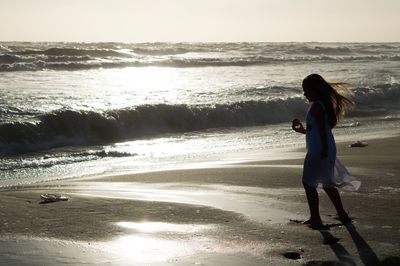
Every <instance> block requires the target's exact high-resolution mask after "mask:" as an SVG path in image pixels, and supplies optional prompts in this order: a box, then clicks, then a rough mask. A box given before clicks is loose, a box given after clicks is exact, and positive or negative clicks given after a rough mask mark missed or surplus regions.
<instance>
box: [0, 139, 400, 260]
mask: <svg viewBox="0 0 400 266" xmlns="http://www.w3.org/2000/svg"><path fill="white" fill-rule="evenodd" d="M368 143H369V146H368V147H365V148H348V147H347V145H348V144H349V143H339V144H338V145H337V146H338V157H339V158H340V159H341V161H342V162H343V163H344V164H345V165H346V166H347V167H348V168H349V170H350V171H351V173H352V174H354V175H356V176H358V177H359V179H360V180H361V181H362V182H363V184H362V187H361V189H360V190H359V191H358V192H355V193H343V194H342V196H343V201H344V205H345V207H346V208H347V209H348V211H349V212H350V215H351V216H352V217H354V219H355V222H354V227H344V226H341V225H339V224H338V222H337V221H336V220H335V219H334V215H335V212H334V209H333V207H332V206H331V203H330V202H329V200H328V198H327V197H326V195H325V194H323V193H321V214H322V218H323V220H324V222H325V223H328V224H333V225H334V226H332V227H331V228H330V230H329V231H322V232H318V231H312V230H310V229H308V228H306V227H304V226H302V225H299V224H295V223H291V222H289V220H290V219H306V218H307V213H308V207H307V204H306V201H305V196H304V192H303V189H302V187H301V182H300V176H301V171H302V162H303V160H302V159H297V157H298V156H294V157H296V158H294V159H287V160H277V161H262V160H259V161H251V162H244V163H236V164H230V165H224V166H223V167H222V166H221V167H212V168H204V169H185V170H170V171H159V172H150V173H141V174H130V175H120V176H112V177H102V178H95V179H93V178H90V179H88V178H86V179H78V180H67V181H65V180H64V181H59V182H51V183H42V184H38V185H34V186H27V187H23V188H18V189H16V190H13V191H2V192H0V199H1V203H2V204H1V206H0V225H1V229H0V235H1V241H0V264H1V265H76V264H84V263H86V264H89V265H93V264H99V262H101V263H102V264H105V265H190V264H197V265H304V264H306V265H318V263H319V264H322V263H323V262H324V263H327V262H332V263H333V262H335V263H337V264H335V265H376V264H377V263H379V262H380V263H382V265H396V264H397V263H398V262H399V256H400V254H399V250H400V223H399V218H400V206H399V205H398V204H397V201H398V199H399V196H400V166H399V164H398V162H399V158H400V137H395V138H387V139H375V140H370V141H368ZM296 152H297V153H296V154H298V152H299V151H296ZM41 193H61V194H65V195H68V196H70V197H71V198H70V200H69V201H67V202H57V203H51V204H39V202H40V199H39V195H40V194H41ZM334 238H339V242H337V243H333V242H334V241H332V239H334ZM324 241H325V242H326V241H328V242H329V243H330V244H329V243H328V244H325V245H324V244H323V242H324ZM285 252H295V253H299V254H300V256H301V258H300V259H297V260H292V259H288V258H285V257H284V256H283V253H285ZM311 262H318V263H316V264H311ZM385 263H386V264H385ZM324 265H333V264H324Z"/></svg>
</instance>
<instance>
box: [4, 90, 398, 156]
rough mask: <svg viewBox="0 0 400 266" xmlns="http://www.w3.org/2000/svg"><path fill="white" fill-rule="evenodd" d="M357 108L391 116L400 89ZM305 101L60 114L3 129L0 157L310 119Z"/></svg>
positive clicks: (366, 98) (368, 94) (364, 99)
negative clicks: (166, 134)
mask: <svg viewBox="0 0 400 266" xmlns="http://www.w3.org/2000/svg"><path fill="white" fill-rule="evenodd" d="M353 92H354V95H353V98H354V100H355V101H356V103H357V107H356V109H355V110H354V111H352V112H351V113H350V114H349V116H353V117H355V116H378V115H387V114H388V113H389V112H388V110H390V109H392V110H398V109H399V107H400V84H383V85H379V86H377V87H375V88H357V89H354V90H353ZM306 108H307V103H306V102H305V100H304V98H303V97H300V96H299V97H289V98H283V99H281V98H276V99H272V100H269V101H242V102H234V103H227V104H217V105H214V106H197V105H186V104H180V105H168V104H155V105H141V106H137V107H135V108H125V109H116V110H109V111H106V112H102V113H99V112H94V111H79V110H59V111H56V112H54V113H48V114H44V115H39V116H37V120H36V121H35V122H10V123H5V124H1V125H0V151H1V152H0V153H3V154H19V153H25V152H29V151H37V150H46V149H51V148H54V147H61V146H70V145H72V146H80V145H97V144H105V143H111V142H115V141H121V140H127V139H137V138H143V137H144V138H147V137H152V136H156V135H159V134H164V133H185V132H191V131H198V130H205V129H210V128H225V127H246V126H257V125H265V124H273V123H282V122H288V121H291V119H292V118H293V117H304V115H305V110H306Z"/></svg>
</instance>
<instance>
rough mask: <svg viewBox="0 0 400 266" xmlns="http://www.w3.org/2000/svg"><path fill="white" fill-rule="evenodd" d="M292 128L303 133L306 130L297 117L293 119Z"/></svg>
mask: <svg viewBox="0 0 400 266" xmlns="http://www.w3.org/2000/svg"><path fill="white" fill-rule="evenodd" d="M292 129H293V130H294V131H296V132H299V133H303V134H305V133H306V130H305V129H304V126H303V124H302V123H301V122H300V120H299V119H298V118H295V119H293V121H292Z"/></svg>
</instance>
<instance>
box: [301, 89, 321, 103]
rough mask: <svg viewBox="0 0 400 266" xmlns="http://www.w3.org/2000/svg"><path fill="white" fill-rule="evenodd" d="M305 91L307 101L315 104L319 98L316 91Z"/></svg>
mask: <svg viewBox="0 0 400 266" xmlns="http://www.w3.org/2000/svg"><path fill="white" fill-rule="evenodd" d="M303 91H304V97H306V99H307V100H308V101H309V102H314V101H316V100H318V98H319V96H318V94H317V93H316V91H315V90H310V89H303Z"/></svg>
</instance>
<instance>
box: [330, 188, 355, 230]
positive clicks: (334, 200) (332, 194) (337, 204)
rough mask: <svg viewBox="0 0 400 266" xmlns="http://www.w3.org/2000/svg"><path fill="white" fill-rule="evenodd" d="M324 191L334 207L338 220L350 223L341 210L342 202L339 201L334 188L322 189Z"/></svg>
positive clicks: (345, 213) (337, 193) (342, 209)
mask: <svg viewBox="0 0 400 266" xmlns="http://www.w3.org/2000/svg"><path fill="white" fill-rule="evenodd" d="M324 190H325V192H326V194H328V196H329V198H330V199H331V201H332V203H333V205H334V206H335V209H336V211H337V214H338V216H339V219H340V220H341V221H342V222H344V223H348V222H350V218H349V216H348V215H347V212H346V211H345V210H344V208H343V204H342V200H341V199H340V195H339V192H338V190H337V189H336V188H335V187H324Z"/></svg>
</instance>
